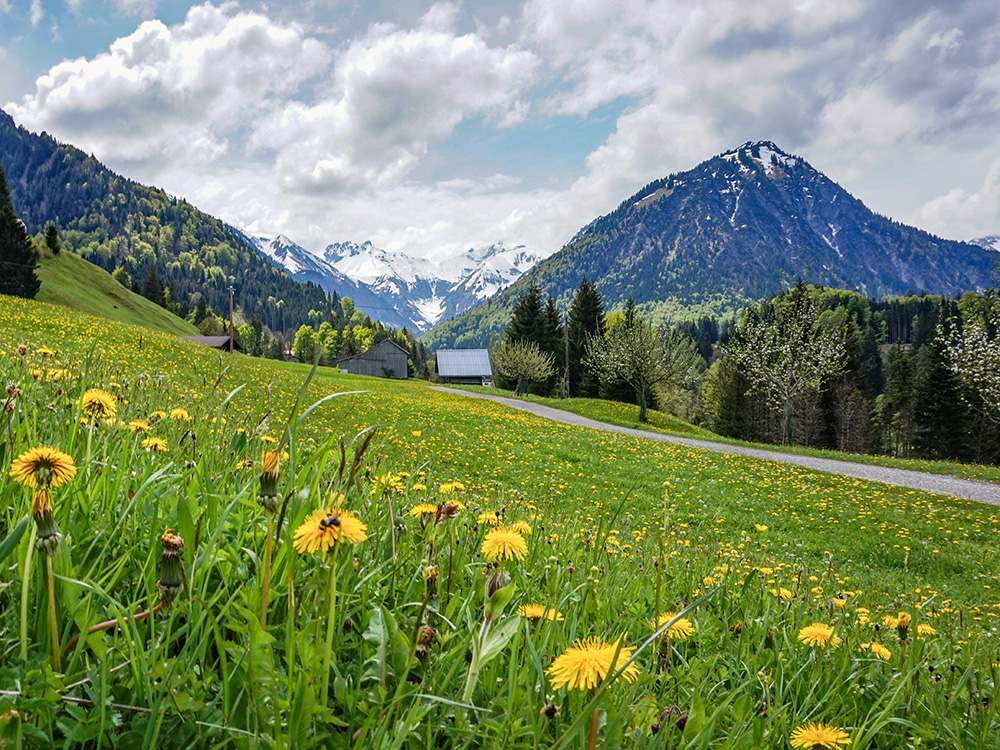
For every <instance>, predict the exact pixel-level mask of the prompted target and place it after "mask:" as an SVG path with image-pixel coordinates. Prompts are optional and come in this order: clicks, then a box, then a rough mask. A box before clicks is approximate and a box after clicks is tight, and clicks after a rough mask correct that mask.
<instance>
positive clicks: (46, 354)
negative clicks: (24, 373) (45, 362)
mask: <svg viewBox="0 0 1000 750" xmlns="http://www.w3.org/2000/svg"><path fill="white" fill-rule="evenodd" d="M35 354H41V355H42V356H43V357H51V356H52V355H53V354H55V352H54V351H52V350H51V349H49V347H47V346H40V347H38V348H37V349H35Z"/></svg>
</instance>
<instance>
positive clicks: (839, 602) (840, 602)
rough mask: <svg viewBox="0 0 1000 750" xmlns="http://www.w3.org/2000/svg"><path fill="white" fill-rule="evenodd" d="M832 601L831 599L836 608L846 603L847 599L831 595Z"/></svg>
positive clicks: (841, 607)
mask: <svg viewBox="0 0 1000 750" xmlns="http://www.w3.org/2000/svg"><path fill="white" fill-rule="evenodd" d="M832 601H833V606H834V607H836V608H837V609H843V607H844V605H845V604H847V599H844V598H842V597H839V596H835V597H833V600H832Z"/></svg>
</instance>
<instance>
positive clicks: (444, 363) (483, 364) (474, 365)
mask: <svg viewBox="0 0 1000 750" xmlns="http://www.w3.org/2000/svg"><path fill="white" fill-rule="evenodd" d="M437 371H438V375H440V376H441V377H443V378H480V377H487V378H489V377H493V368H492V367H490V353H489V352H488V351H486V350H485V349H438V352H437Z"/></svg>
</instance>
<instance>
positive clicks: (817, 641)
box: [799, 622, 840, 648]
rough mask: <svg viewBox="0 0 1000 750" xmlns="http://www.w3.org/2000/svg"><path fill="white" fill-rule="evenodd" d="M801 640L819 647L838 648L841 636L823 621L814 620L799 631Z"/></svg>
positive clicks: (808, 644)
mask: <svg viewBox="0 0 1000 750" xmlns="http://www.w3.org/2000/svg"><path fill="white" fill-rule="evenodd" d="M799 640H800V641H802V642H803V643H804V644H806V645H807V646H818V647H819V648H826V647H827V646H829V647H830V648H837V646H839V645H840V638H838V637H837V636H836V635H834V634H833V628H831V627H830V626H829V625H824V624H823V623H821V622H814V623H812V624H811V625H806V626H805V627H804V628H802V629H801V630H800V631H799Z"/></svg>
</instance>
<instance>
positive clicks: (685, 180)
mask: <svg viewBox="0 0 1000 750" xmlns="http://www.w3.org/2000/svg"><path fill="white" fill-rule="evenodd" d="M997 250H1000V238H998V237H990V238H983V239H982V240H978V241H977V242H976V243H969V242H956V241H952V240H945V239H941V238H940V237H935V236H933V235H931V234H928V233H927V232H924V231H921V230H919V229H916V228H914V227H910V226H906V225H904V224H900V223H898V222H895V221H892V220H891V219H888V218H886V217H884V216H880V215H878V214H876V213H874V212H872V211H871V210H869V209H868V208H867V207H865V205H864V204H863V203H861V201H859V200H857V199H856V198H854V197H853V196H851V195H850V194H849V193H848V192H847V191H846V190H844V189H843V188H842V187H840V186H839V185H837V184H836V183H835V182H833V181H832V180H830V179H829V178H828V177H826V176H825V175H823V174H822V173H821V172H819V171H818V170H816V169H814V168H813V167H812V166H810V165H809V163H808V162H806V161H805V160H804V159H802V158H800V157H797V156H793V155H791V154H788V153H786V152H785V151H782V150H781V149H780V148H778V147H777V146H776V145H775V144H774V143H772V142H770V141H758V142H752V143H745V144H743V145H742V146H740V147H739V148H735V149H732V150H730V151H726V152H724V153H722V154H719V155H718V156H715V157H713V158H711V159H709V160H707V161H705V162H702V163H701V164H699V165H698V166H696V167H694V168H693V169H691V170H689V171H687V172H682V173H679V174H673V175H670V176H668V177H664V178H662V179H659V180H656V181H655V182H652V183H650V184H649V185H647V186H646V187H644V188H643V189H642V190H640V191H639V192H638V193H636V194H635V195H633V196H631V197H630V198H628V199H627V200H626V201H624V202H623V203H622V204H621V205H619V206H618V208H617V209H615V210H614V211H612V212H611V213H610V214H607V215H605V216H602V217H600V218H598V219H596V220H594V221H593V222H591V223H590V224H588V225H587V226H585V227H584V228H583V229H581V230H580V232H578V233H577V235H576V236H575V237H574V238H573V239H572V240H571V241H570V243H569V244H567V245H566V246H565V247H564V248H562V250H560V251H559V252H557V253H555V254H554V255H552V256H550V257H548V258H546V259H545V260H543V261H541V262H540V263H538V264H537V265H536V266H535V267H534V268H533V269H532V270H531V271H529V272H528V273H527V274H525V275H524V276H523V277H522V278H521V279H519V280H518V281H517V282H516V283H514V284H513V285H512V286H510V287H508V288H507V289H506V290H505V291H504V292H502V293H501V294H500V295H498V296H497V297H494V298H492V299H490V300H489V301H487V302H486V303H485V304H483V305H480V306H479V307H477V308H474V309H473V310H471V311H469V312H467V313H465V314H463V315H460V316H458V317H457V318H455V319H453V320H447V321H442V322H441V323H439V324H438V325H437V326H435V327H434V328H433V329H432V330H431V331H429V332H428V333H427V334H425V336H424V337H423V339H422V341H423V342H424V344H425V345H426V346H427V347H428V348H430V349H434V348H438V347H441V346H479V345H483V344H484V343H486V342H487V341H488V338H489V336H490V334H491V333H494V332H498V331H499V330H501V329H502V328H503V326H504V325H506V323H507V321H508V320H509V318H510V312H511V310H512V308H513V305H514V302H515V301H516V300H517V297H518V296H519V295H520V294H521V293H522V292H524V291H526V290H527V289H528V288H529V287H530V286H531V285H537V286H538V287H539V288H540V289H541V291H542V293H543V294H548V295H552V296H553V297H555V298H556V300H557V302H559V303H560V304H561V305H562V306H564V307H565V305H566V304H567V303H568V301H569V299H570V298H571V296H572V294H573V292H574V291H575V290H576V289H577V287H578V286H579V284H580V280H581V279H582V278H583V277H584V276H586V277H587V278H588V279H590V280H591V281H593V282H595V283H596V286H597V290H598V292H599V293H600V294H601V296H602V298H603V300H604V304H605V307H606V309H611V308H614V307H616V306H619V305H622V304H623V303H624V302H625V300H626V299H627V298H628V297H630V296H631V297H633V298H634V300H635V301H636V303H637V304H638V305H639V308H640V310H641V311H642V312H643V313H644V314H648V315H652V316H653V317H654V318H659V319H677V318H680V317H684V316H690V315H691V314H693V313H714V314H717V315H718V314H724V313H727V312H732V311H734V310H735V309H737V308H739V307H740V306H742V305H745V304H746V303H747V302H748V301H749V300H752V299H757V298H760V297H764V296H768V295H769V294H773V293H776V292H778V291H779V290H780V289H782V288H783V287H784V286H787V285H788V284H789V283H792V282H793V281H794V280H795V278H797V277H801V278H804V279H806V280H808V281H810V282H814V283H822V284H825V285H827V286H832V287H838V288H841V289H851V290H857V291H859V292H862V293H864V294H866V295H869V296H873V297H880V296H883V295H887V294H904V293H906V292H908V291H911V292H920V291H926V292H928V293H936V294H953V293H961V292H964V291H967V290H969V289H983V288H985V287H987V286H990V285H991V284H993V283H994V277H993V273H994V269H995V268H996V265H997V257H998V256H997V253H996V252H994V251H997Z"/></svg>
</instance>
